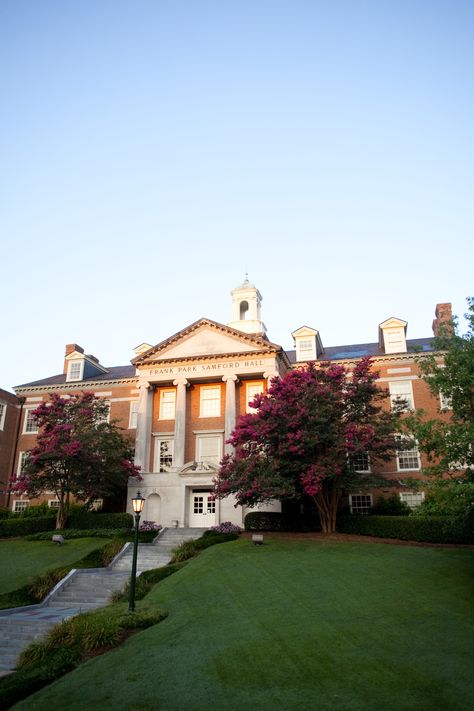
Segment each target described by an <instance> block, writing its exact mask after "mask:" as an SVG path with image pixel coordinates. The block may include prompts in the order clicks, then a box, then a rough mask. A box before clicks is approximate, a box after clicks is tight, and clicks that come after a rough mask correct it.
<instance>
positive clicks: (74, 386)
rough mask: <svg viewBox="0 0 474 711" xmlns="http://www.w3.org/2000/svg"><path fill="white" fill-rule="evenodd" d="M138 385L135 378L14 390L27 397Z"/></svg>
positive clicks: (35, 386) (73, 382) (20, 387)
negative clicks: (111, 386) (57, 392)
mask: <svg viewBox="0 0 474 711" xmlns="http://www.w3.org/2000/svg"><path fill="white" fill-rule="evenodd" d="M137 383H138V378H137V377H133V378H121V379H120V380H117V379H115V380H96V381H87V382H85V381H83V380H82V381H81V380H79V381H77V380H75V381H71V382H69V383H56V384H54V383H53V384H49V385H34V386H30V387H27V386H21V385H20V386H18V387H17V388H14V390H15V393H21V394H22V395H25V394H26V393H30V392H31V393H38V392H55V391H57V390H80V391H84V390H96V389H97V388H103V387H104V385H117V386H119V387H120V386H124V385H130V384H132V385H134V384H137Z"/></svg>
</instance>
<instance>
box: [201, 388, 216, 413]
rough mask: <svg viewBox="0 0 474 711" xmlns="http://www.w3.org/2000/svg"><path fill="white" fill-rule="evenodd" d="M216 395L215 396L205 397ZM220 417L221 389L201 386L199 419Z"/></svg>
mask: <svg viewBox="0 0 474 711" xmlns="http://www.w3.org/2000/svg"><path fill="white" fill-rule="evenodd" d="M212 393H217V396H214V397H206V395H211V394H212ZM220 416H221V387H220V385H202V386H201V389H200V393H199V417H220Z"/></svg>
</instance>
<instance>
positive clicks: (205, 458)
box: [196, 432, 223, 466]
mask: <svg viewBox="0 0 474 711" xmlns="http://www.w3.org/2000/svg"><path fill="white" fill-rule="evenodd" d="M206 440H207V441H209V440H215V441H216V442H217V443H218V444H217V447H216V454H215V455H208V454H207V455H203V453H202V448H203V442H204V441H206ZM222 450H223V436H222V432H213V433H208V434H197V435H196V461H197V462H202V463H203V464H215V465H216V466H218V465H219V463H220V461H221V459H222Z"/></svg>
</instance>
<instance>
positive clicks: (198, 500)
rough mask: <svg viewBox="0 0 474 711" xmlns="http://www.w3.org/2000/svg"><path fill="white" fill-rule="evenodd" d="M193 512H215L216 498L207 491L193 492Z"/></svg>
mask: <svg viewBox="0 0 474 711" xmlns="http://www.w3.org/2000/svg"><path fill="white" fill-rule="evenodd" d="M193 513H195V514H205V513H208V514H215V513H216V500H215V498H214V497H213V496H212V495H211V494H208V493H203V494H197V495H196V494H194V497H193Z"/></svg>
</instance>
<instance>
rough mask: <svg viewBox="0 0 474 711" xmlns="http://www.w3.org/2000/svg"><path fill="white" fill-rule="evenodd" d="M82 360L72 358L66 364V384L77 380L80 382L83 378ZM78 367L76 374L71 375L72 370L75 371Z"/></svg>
mask: <svg viewBox="0 0 474 711" xmlns="http://www.w3.org/2000/svg"><path fill="white" fill-rule="evenodd" d="M84 362H85V361H84V358H81V359H79V358H74V359H72V360H70V361H69V363H68V364H67V375H66V382H67V383H70V382H76V381H79V380H82V379H83V377H84ZM77 365H79V369H78V370H77V372H76V373H74V374H73V372H72V371H73V370H75V369H76V366H77Z"/></svg>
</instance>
